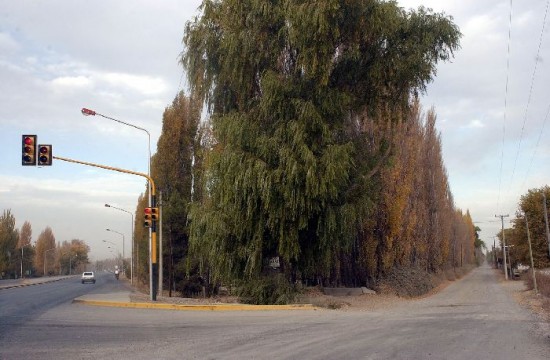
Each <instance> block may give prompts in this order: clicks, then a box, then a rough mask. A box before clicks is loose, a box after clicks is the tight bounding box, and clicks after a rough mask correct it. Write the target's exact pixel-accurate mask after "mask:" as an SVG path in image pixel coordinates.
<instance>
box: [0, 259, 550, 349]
mask: <svg viewBox="0 0 550 360" xmlns="http://www.w3.org/2000/svg"><path fill="white" fill-rule="evenodd" d="M111 275H112V274H111ZM78 281H79V280H78V279H68V280H62V281H58V282H55V283H51V284H44V285H40V286H29V287H25V288H14V289H9V290H0V359H134V360H135V359H151V358H160V359H273V358H275V359H450V360H454V359H505V360H506V359H513V360H518V359H532V360H537V359H548V354H550V340H549V337H548V335H549V334H548V333H545V332H544V328H545V325H547V324H544V323H541V321H540V320H539V319H537V318H536V317H534V316H532V315H531V314H530V313H529V312H528V311H526V310H524V309H523V308H521V307H520V306H519V305H517V303H516V302H515V301H514V300H513V299H512V297H511V296H510V292H509V291H508V290H507V285H505V284H503V283H502V282H501V281H499V279H498V277H497V276H496V272H495V271H494V270H492V269H490V268H488V267H483V268H479V269H476V270H474V271H473V272H472V273H471V274H470V275H468V276H466V277H465V278H464V279H462V280H460V281H457V282H454V283H453V284H452V285H450V286H449V287H447V288H446V289H445V290H443V291H442V292H440V293H439V294H437V295H435V296H432V297H429V298H425V299H420V300H415V301H407V302H404V303H400V305H398V306H394V307H390V308H388V309H384V310H378V311H340V310H327V309H322V310H313V311H311V310H308V311H294V310H293V311H289V310H287V311H285V310H283V311H271V310H268V311H254V312H250V311H214V312H213V311H175V310H155V309H131V308H119V307H103V306H89V305H87V304H83V303H73V302H72V299H71V296H74V297H73V298H78V297H81V296H94V297H103V299H107V298H108V297H109V296H110V295H109V294H113V293H117V292H124V291H120V289H121V288H120V282H116V280H114V278H112V277H106V278H99V279H98V283H97V284H96V285H95V286H94V285H81V284H79V282H78ZM30 289H43V290H41V291H38V292H36V293H35V292H34V291H33V292H32V293H29V292H27V291H29V290H30ZM122 290H124V289H122ZM54 293H56V294H58V296H57V297H56V296H54ZM28 297H33V298H34V299H32V301H33V302H34V305H29V304H27V303H26V301H27V300H24V299H27V298H28ZM40 298H42V300H40ZM12 302H18V303H19V304H11V303H12ZM8 303H10V304H11V305H9V306H8V308H7V309H5V308H4V306H6V304H8ZM41 304H44V305H41ZM33 306H35V307H36V308H34V309H33ZM18 307H23V308H24V309H21V310H18ZM27 311H30V314H27V313H26V312H27Z"/></svg>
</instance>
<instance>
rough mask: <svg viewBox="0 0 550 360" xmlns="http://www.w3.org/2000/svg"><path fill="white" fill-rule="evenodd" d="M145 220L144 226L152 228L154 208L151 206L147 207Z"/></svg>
mask: <svg viewBox="0 0 550 360" xmlns="http://www.w3.org/2000/svg"><path fill="white" fill-rule="evenodd" d="M144 212H145V222H144V223H143V226H145V227H148V228H150V227H151V226H152V225H153V217H152V210H151V208H150V207H148V208H145V210H144Z"/></svg>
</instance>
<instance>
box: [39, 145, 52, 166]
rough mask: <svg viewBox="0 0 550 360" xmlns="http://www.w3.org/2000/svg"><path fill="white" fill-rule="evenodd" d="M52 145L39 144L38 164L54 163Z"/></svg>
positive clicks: (47, 164)
mask: <svg viewBox="0 0 550 360" xmlns="http://www.w3.org/2000/svg"><path fill="white" fill-rule="evenodd" d="M52 156H53V155H52V146H51V145H38V165H41V166H50V165H51V164H52Z"/></svg>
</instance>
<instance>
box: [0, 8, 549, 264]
mask: <svg viewBox="0 0 550 360" xmlns="http://www.w3.org/2000/svg"><path fill="white" fill-rule="evenodd" d="M548 1H550V0H546V1H542V0H531V1H529V2H526V1H514V2H513V4H512V10H510V1H508V0H484V1H479V0H456V1H454V0H429V1H428V0H426V1H421V0H400V1H398V3H399V5H400V6H402V7H404V8H407V9H409V8H417V7H418V6H421V5H423V6H425V7H428V8H432V9H433V10H434V11H436V12H444V13H445V14H447V15H450V16H452V17H453V19H454V22H455V23H456V24H457V25H458V26H459V28H460V31H461V32H462V34H463V37H462V39H461V48H460V49H459V50H458V51H457V52H456V53H455V57H454V59H453V60H452V61H450V62H448V63H440V64H439V65H438V67H437V76H436V77H435V79H434V81H433V82H432V83H430V84H429V86H428V88H427V92H426V94H424V95H423V96H422V99H421V102H422V104H423V107H424V109H425V110H428V109H430V108H431V107H433V108H434V109H435V112H436V114H437V128H438V130H439V131H440V133H441V141H442V146H443V158H444V162H445V166H446V168H447V172H448V176H449V183H450V186H451V191H452V193H453V196H454V200H455V205H456V206H457V207H458V208H460V209H462V210H463V211H466V210H469V211H470V214H471V215H472V218H473V220H474V222H475V224H476V225H477V226H479V227H480V228H481V232H480V236H481V239H482V240H484V241H485V242H486V243H487V245H492V244H493V240H494V236H495V235H496V234H497V233H498V231H499V230H500V227H501V223H500V220H499V219H498V218H496V217H495V215H501V214H502V215H510V217H509V218H505V223H504V225H505V226H509V220H510V219H511V218H513V217H514V216H515V213H516V211H517V208H518V202H519V200H520V197H521V196H522V195H524V194H526V193H527V191H528V189H532V188H540V187H542V186H544V185H547V184H548V176H549V175H550V159H549V157H550V142H549V141H548V140H547V139H548V135H549V134H550V129H548V128H550V124H549V123H548V121H546V117H547V113H548V110H549V105H550V98H548V96H547V95H548V94H549V93H550V91H549V90H550V81H549V80H550V68H549V66H550V65H549V63H548V62H547V61H545V60H546V58H547V56H548V55H549V54H550V44H549V41H550V34H549V31H550V24H548V22H549V21H550V20H549V19H546V12H547V8H548ZM200 2H201V1H200V0H180V1H178V0H162V1H146V0H118V1H112V0H95V1H84V0H49V1H47V2H46V1H30V0H21V1H11V0H0V94H1V95H0V144H1V146H2V151H3V155H2V157H1V160H2V161H0V211H4V210H8V209H9V210H10V211H11V213H12V214H13V215H14V217H15V219H16V226H17V227H18V228H20V227H21V226H22V225H23V223H24V222H25V221H29V222H30V223H31V226H32V230H33V241H36V239H37V238H38V236H39V234H40V233H41V232H42V231H43V230H44V229H45V228H46V227H47V226H49V227H51V228H52V231H53V233H54V235H55V238H56V241H58V242H61V241H70V240H71V239H81V240H84V241H85V242H86V243H87V244H88V245H89V246H90V248H91V252H90V257H91V259H92V260H100V259H104V258H108V257H112V256H114V254H117V253H122V252H123V248H124V250H125V254H126V257H129V251H130V249H131V236H132V235H131V232H132V227H131V226H132V216H133V215H130V214H128V213H126V212H124V211H120V210H117V209H113V208H107V207H105V204H110V205H112V206H114V207H118V208H119V209H123V210H126V211H129V212H130V213H134V212H135V208H136V204H137V199H138V197H139V196H140V194H142V193H144V191H145V187H146V181H145V179H144V178H142V177H139V176H135V175H129V174H121V173H117V172H112V171H108V170H103V169H98V168H94V167H89V166H84V165H79V164H73V163H69V162H64V161H60V160H55V159H54V161H53V165H52V166H48V167H27V166H25V167H24V166H21V152H20V149H21V136H22V135H23V134H36V135H37V136H38V143H39V144H52V146H53V154H54V156H60V157H65V158H70V159H75V160H79V161H85V162H92V163H97V164H103V165H107V166H111V167H117V168H123V169H127V170H131V171H135V172H140V173H147V171H148V159H149V148H150V149H151V151H152V152H153V153H154V152H155V151H156V144H157V140H158V137H159V135H160V132H161V128H162V114H163V112H164V109H165V108H166V107H167V106H169V105H170V104H171V103H172V100H173V99H174V97H175V96H176V94H177V93H178V92H179V91H180V90H183V91H187V90H188V88H187V84H186V80H185V76H184V75H185V74H184V72H183V69H182V67H181V65H180V64H179V62H178V60H179V55H180V53H181V51H182V50H183V45H182V42H181V40H182V37H183V31H184V27H185V23H186V22H187V21H189V20H191V19H192V18H193V17H194V16H196V15H198V12H197V8H198V7H199V5H200ZM510 14H512V16H511V19H512V22H511V27H510ZM83 107H86V108H89V109H93V110H95V111H96V112H98V113H100V114H103V115H106V116H108V117H111V118H115V119H118V120H120V121H124V122H127V123H130V124H133V125H135V126H138V127H141V128H144V129H146V130H147V131H148V132H149V134H150V142H149V137H148V136H147V133H146V132H145V131H141V130H138V129H135V128H132V127H129V126H125V125H122V124H120V123H117V122H115V121H112V120H109V119H105V118H103V117H100V116H88V117H85V116H83V115H82V114H81V112H80V110H81V109H82V108H83ZM138 216H141V214H138ZM106 229H111V230H114V231H116V232H119V233H122V234H123V235H120V234H118V233H116V232H113V231H106ZM123 236H124V237H123ZM123 238H124V240H125V242H124V246H123V241H122V240H123ZM104 240H105V241H104ZM108 246H110V247H111V248H108Z"/></svg>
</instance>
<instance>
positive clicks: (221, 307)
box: [73, 299, 317, 311]
mask: <svg viewBox="0 0 550 360" xmlns="http://www.w3.org/2000/svg"><path fill="white" fill-rule="evenodd" d="M73 303H76V304H85V305H92V306H107V307H123V308H133V309H163V310H180V311H265V310H317V307H315V306H313V305H311V304H295V305H247V304H209V305H184V304H153V303H141V302H136V303H133V302H121V301H104V300H83V299H74V300H73Z"/></svg>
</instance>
